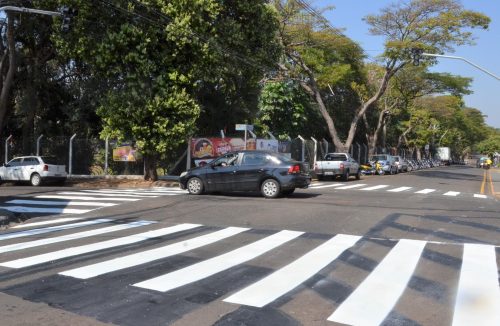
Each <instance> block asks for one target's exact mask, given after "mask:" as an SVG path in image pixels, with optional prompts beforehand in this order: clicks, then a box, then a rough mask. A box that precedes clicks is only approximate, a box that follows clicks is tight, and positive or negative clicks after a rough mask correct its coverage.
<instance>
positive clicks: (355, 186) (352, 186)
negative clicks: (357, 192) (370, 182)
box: [336, 183, 366, 190]
mask: <svg viewBox="0 0 500 326" xmlns="http://www.w3.org/2000/svg"><path fill="white" fill-rule="evenodd" d="M364 186H366V184H364V183H358V184H355V185H350V186H344V187H340V188H337V189H336V190H339V189H354V188H359V187H364Z"/></svg>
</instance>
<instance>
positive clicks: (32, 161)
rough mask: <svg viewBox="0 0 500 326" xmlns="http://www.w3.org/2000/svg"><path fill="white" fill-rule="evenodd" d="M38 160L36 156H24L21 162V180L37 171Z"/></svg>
mask: <svg viewBox="0 0 500 326" xmlns="http://www.w3.org/2000/svg"><path fill="white" fill-rule="evenodd" d="M39 165H40V162H39V161H38V159H37V158H36V157H25V158H24V159H23V162H22V164H21V166H22V168H21V176H22V180H29V179H30V178H31V174H33V172H36V171H37V168H38V166H39Z"/></svg>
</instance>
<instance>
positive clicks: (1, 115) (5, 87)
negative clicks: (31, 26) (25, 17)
mask: <svg viewBox="0 0 500 326" xmlns="http://www.w3.org/2000/svg"><path fill="white" fill-rule="evenodd" d="M7 20H8V22H7V44H8V51H9V69H8V71H7V74H6V76H5V78H4V79H3V84H2V91H1V92H0V135H1V134H2V131H3V126H4V123H5V117H6V113H7V108H8V104H9V97H10V91H11V89H12V84H13V81H14V75H15V72H16V69H17V66H16V46H15V40H14V15H13V14H12V12H10V11H8V12H7ZM0 73H1V72H0ZM2 77H3V76H2Z"/></svg>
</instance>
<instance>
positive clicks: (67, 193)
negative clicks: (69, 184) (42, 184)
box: [57, 191, 158, 198]
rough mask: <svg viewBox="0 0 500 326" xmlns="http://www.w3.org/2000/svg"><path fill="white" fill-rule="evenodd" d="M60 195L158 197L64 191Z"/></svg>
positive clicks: (152, 196)
mask: <svg viewBox="0 0 500 326" xmlns="http://www.w3.org/2000/svg"><path fill="white" fill-rule="evenodd" d="M57 194H58V195H77V196H82V195H83V196H87V195H91V196H115V197H134V198H155V197H158V196H154V195H151V196H150V195H132V194H128V193H127V194H123V193H115V192H105V193H95V192H94V193H85V192H81V191H63V192H58V193H57Z"/></svg>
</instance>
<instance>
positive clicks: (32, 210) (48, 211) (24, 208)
mask: <svg viewBox="0 0 500 326" xmlns="http://www.w3.org/2000/svg"><path fill="white" fill-rule="evenodd" d="M0 209H5V210H8V211H10V212H14V213H43V214H84V213H88V212H90V211H93V209H75V208H53V207H51V208H47V207H28V206H3V207H2V206H0Z"/></svg>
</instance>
